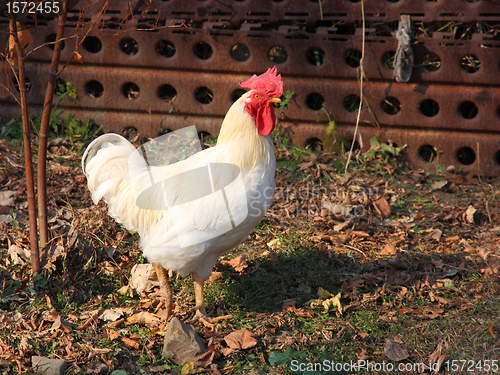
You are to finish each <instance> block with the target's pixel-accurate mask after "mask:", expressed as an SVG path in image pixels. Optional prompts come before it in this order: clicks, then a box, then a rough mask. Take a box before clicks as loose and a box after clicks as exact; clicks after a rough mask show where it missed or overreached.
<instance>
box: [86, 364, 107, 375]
mask: <svg viewBox="0 0 500 375" xmlns="http://www.w3.org/2000/svg"><path fill="white" fill-rule="evenodd" d="M108 370H109V368H108V366H106V365H105V364H104V363H99V362H92V363H91V364H90V366H89V368H88V369H87V374H98V375H105V374H107V373H108Z"/></svg>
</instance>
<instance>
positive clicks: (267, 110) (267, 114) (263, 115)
mask: <svg viewBox="0 0 500 375" xmlns="http://www.w3.org/2000/svg"><path fill="white" fill-rule="evenodd" d="M255 123H256V125H257V130H258V131H259V134H260V135H262V136H264V137H265V136H266V135H269V133H271V132H272V131H273V129H274V125H275V124H276V114H275V113H274V108H273V107H272V105H270V104H269V105H264V106H262V107H260V108H259V109H258V110H257V116H256V117H255Z"/></svg>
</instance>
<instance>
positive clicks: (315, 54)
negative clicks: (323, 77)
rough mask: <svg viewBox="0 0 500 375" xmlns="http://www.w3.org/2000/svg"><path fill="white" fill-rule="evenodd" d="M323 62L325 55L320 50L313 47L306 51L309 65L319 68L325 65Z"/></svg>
mask: <svg viewBox="0 0 500 375" xmlns="http://www.w3.org/2000/svg"><path fill="white" fill-rule="evenodd" d="M325 60H326V54H325V52H324V51H323V50H322V49H321V48H317V47H314V48H311V49H310V50H309V51H307V61H308V62H309V64H311V65H314V66H320V65H323V64H324V63H325Z"/></svg>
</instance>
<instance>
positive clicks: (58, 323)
mask: <svg viewBox="0 0 500 375" xmlns="http://www.w3.org/2000/svg"><path fill="white" fill-rule="evenodd" d="M50 329H53V330H56V329H62V330H63V331H65V332H66V333H70V332H71V331H72V330H73V325H72V324H71V323H70V322H67V321H66V320H64V319H63V318H61V316H60V315H58V316H57V318H56V320H54V323H53V324H52V327H51V328H50Z"/></svg>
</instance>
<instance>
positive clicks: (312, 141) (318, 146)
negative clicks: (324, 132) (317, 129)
mask: <svg viewBox="0 0 500 375" xmlns="http://www.w3.org/2000/svg"><path fill="white" fill-rule="evenodd" d="M304 146H305V148H306V149H309V150H311V151H323V142H321V140H319V139H318V138H309V139H308V140H307V141H306V143H305V145H304Z"/></svg>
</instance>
